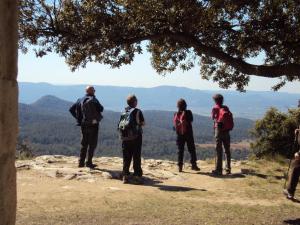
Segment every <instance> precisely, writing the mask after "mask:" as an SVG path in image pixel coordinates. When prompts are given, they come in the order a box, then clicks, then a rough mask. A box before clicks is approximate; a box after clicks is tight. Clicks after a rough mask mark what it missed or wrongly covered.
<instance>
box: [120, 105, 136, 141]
mask: <svg viewBox="0 0 300 225" xmlns="http://www.w3.org/2000/svg"><path fill="white" fill-rule="evenodd" d="M134 110H135V108H132V109H130V110H126V111H125V112H123V113H122V114H121V116H120V120H119V124H118V131H119V133H120V139H121V140H122V141H130V140H134V139H136V138H137V137H138V135H139V125H138V124H137V122H136V120H135V118H134V117H133V114H132V113H133V111H134Z"/></svg>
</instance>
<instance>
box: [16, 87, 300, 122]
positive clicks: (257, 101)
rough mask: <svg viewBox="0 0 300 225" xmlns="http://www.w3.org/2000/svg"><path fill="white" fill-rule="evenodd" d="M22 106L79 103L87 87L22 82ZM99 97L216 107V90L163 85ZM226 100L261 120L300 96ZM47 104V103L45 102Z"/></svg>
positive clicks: (200, 109) (103, 92)
mask: <svg viewBox="0 0 300 225" xmlns="http://www.w3.org/2000/svg"><path fill="white" fill-rule="evenodd" d="M19 88H20V94H19V101H20V102H21V103H26V104H29V103H33V102H35V101H37V100H38V99H40V98H41V97H43V96H45V95H54V96H57V97H58V98H61V99H64V100H68V101H71V102H74V101H76V100H77V99H78V98H79V97H81V96H83V95H84V88H85V85H52V84H48V83H23V82H20V83H19ZM95 88H96V95H97V97H98V99H99V100H100V101H101V103H102V104H103V105H104V107H105V108H106V109H109V110H113V111H118V112H119V111H121V110H122V109H123V107H124V106H125V99H126V96H127V95H128V94H130V93H134V94H136V95H137V97H138V99H139V106H140V107H141V108H143V109H144V110H163V111H174V110H176V101H177V100H178V99H179V98H185V99H186V100H187V103H188V107H189V108H190V109H192V110H193V112H194V113H197V114H200V115H206V116H207V115H209V114H210V111H211V107H212V106H213V102H212V95H213V94H215V93H216V92H215V91H204V90H193V89H188V88H183V87H172V86H159V87H154V88H133V87H115V86H95ZM218 92H219V93H221V94H223V95H224V97H225V104H227V105H228V106H230V109H231V111H232V112H233V114H234V115H236V116H238V117H243V118H250V119H257V118H261V117H262V116H263V114H264V113H265V111H266V110H267V109H268V108H270V107H276V108H278V109H279V110H282V111H286V110H287V109H288V108H292V107H296V106H297V102H298V99H300V94H289V93H282V92H271V91H266V92H261V91H247V92H246V93H240V92H236V91H218ZM45 104H47V103H45Z"/></svg>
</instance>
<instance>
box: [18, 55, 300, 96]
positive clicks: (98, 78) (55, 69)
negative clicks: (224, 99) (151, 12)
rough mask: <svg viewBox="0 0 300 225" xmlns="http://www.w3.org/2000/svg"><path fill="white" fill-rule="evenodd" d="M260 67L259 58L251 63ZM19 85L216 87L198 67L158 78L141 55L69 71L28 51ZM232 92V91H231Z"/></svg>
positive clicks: (258, 81)
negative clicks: (116, 65)
mask: <svg viewBox="0 0 300 225" xmlns="http://www.w3.org/2000/svg"><path fill="white" fill-rule="evenodd" d="M254 62H255V63H257V64H260V63H261V59H259V58H258V59H256V60H254ZM18 80H19V81H21V82H47V83H52V84H94V85H113V86H132V87H154V86H160V85H172V86H181V87H188V88H193V89H202V90H218V89H220V88H219V87H218V84H216V83H213V82H212V81H205V80H202V79H201V78H200V73H199V67H196V68H194V69H192V70H190V71H188V72H182V71H181V70H178V71H175V72H174V73H171V74H167V75H166V76H161V75H158V74H157V73H156V71H155V70H154V69H153V68H152V67H151V63H150V55H149V54H148V53H144V54H143V55H139V56H137V57H136V59H135V61H134V62H133V63H132V64H131V65H128V66H123V67H121V68H120V69H111V68H110V67H109V66H107V65H101V64H96V63H90V64H88V65H87V67H86V68H80V69H79V70H77V71H75V72H71V71H70V69H69V67H68V66H67V65H66V64H65V62H64V58H62V57H59V56H58V55H56V54H51V55H48V56H45V57H43V58H36V57H35V55H34V53H33V52H32V51H30V52H29V53H28V54H26V55H24V54H22V53H20V54H19V75H18ZM276 82H277V80H276V79H267V78H258V77H252V78H251V82H250V85H249V86H248V87H247V90H259V91H269V90H271V86H272V85H274V84H275V83H276ZM233 89H234V88H233ZM281 91H284V92H291V93H300V82H294V83H289V84H288V85H286V86H285V87H284V88H282V89H281Z"/></svg>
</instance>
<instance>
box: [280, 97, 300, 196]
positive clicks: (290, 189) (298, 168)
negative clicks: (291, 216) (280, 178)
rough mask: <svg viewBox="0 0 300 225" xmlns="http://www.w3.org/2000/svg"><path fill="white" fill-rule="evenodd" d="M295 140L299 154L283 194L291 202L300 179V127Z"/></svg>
mask: <svg viewBox="0 0 300 225" xmlns="http://www.w3.org/2000/svg"><path fill="white" fill-rule="evenodd" d="M298 108H300V100H299V102H298ZM295 140H296V142H297V143H296V144H297V148H298V152H296V153H295V155H294V160H293V161H292V162H291V170H290V173H289V179H288V183H287V188H286V189H284V190H283V193H284V194H285V195H286V197H287V198H288V199H290V200H296V198H295V192H296V188H297V184H298V182H299V177H300V125H299V127H298V129H296V130H295Z"/></svg>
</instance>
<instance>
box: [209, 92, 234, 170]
mask: <svg viewBox="0 0 300 225" xmlns="http://www.w3.org/2000/svg"><path fill="white" fill-rule="evenodd" d="M213 100H214V102H215V106H214V107H213V109H212V114H211V116H212V119H213V121H214V135H215V139H216V153H217V156H216V158H217V159H216V165H215V170H213V171H212V173H213V174H214V175H222V171H223V168H222V167H223V165H222V157H223V146H224V149H225V154H226V174H231V152H230V130H232V128H233V118H232V113H231V112H230V110H229V108H228V107H227V106H225V105H223V102H224V97H223V96H222V95H221V94H216V95H214V96H213Z"/></svg>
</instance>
